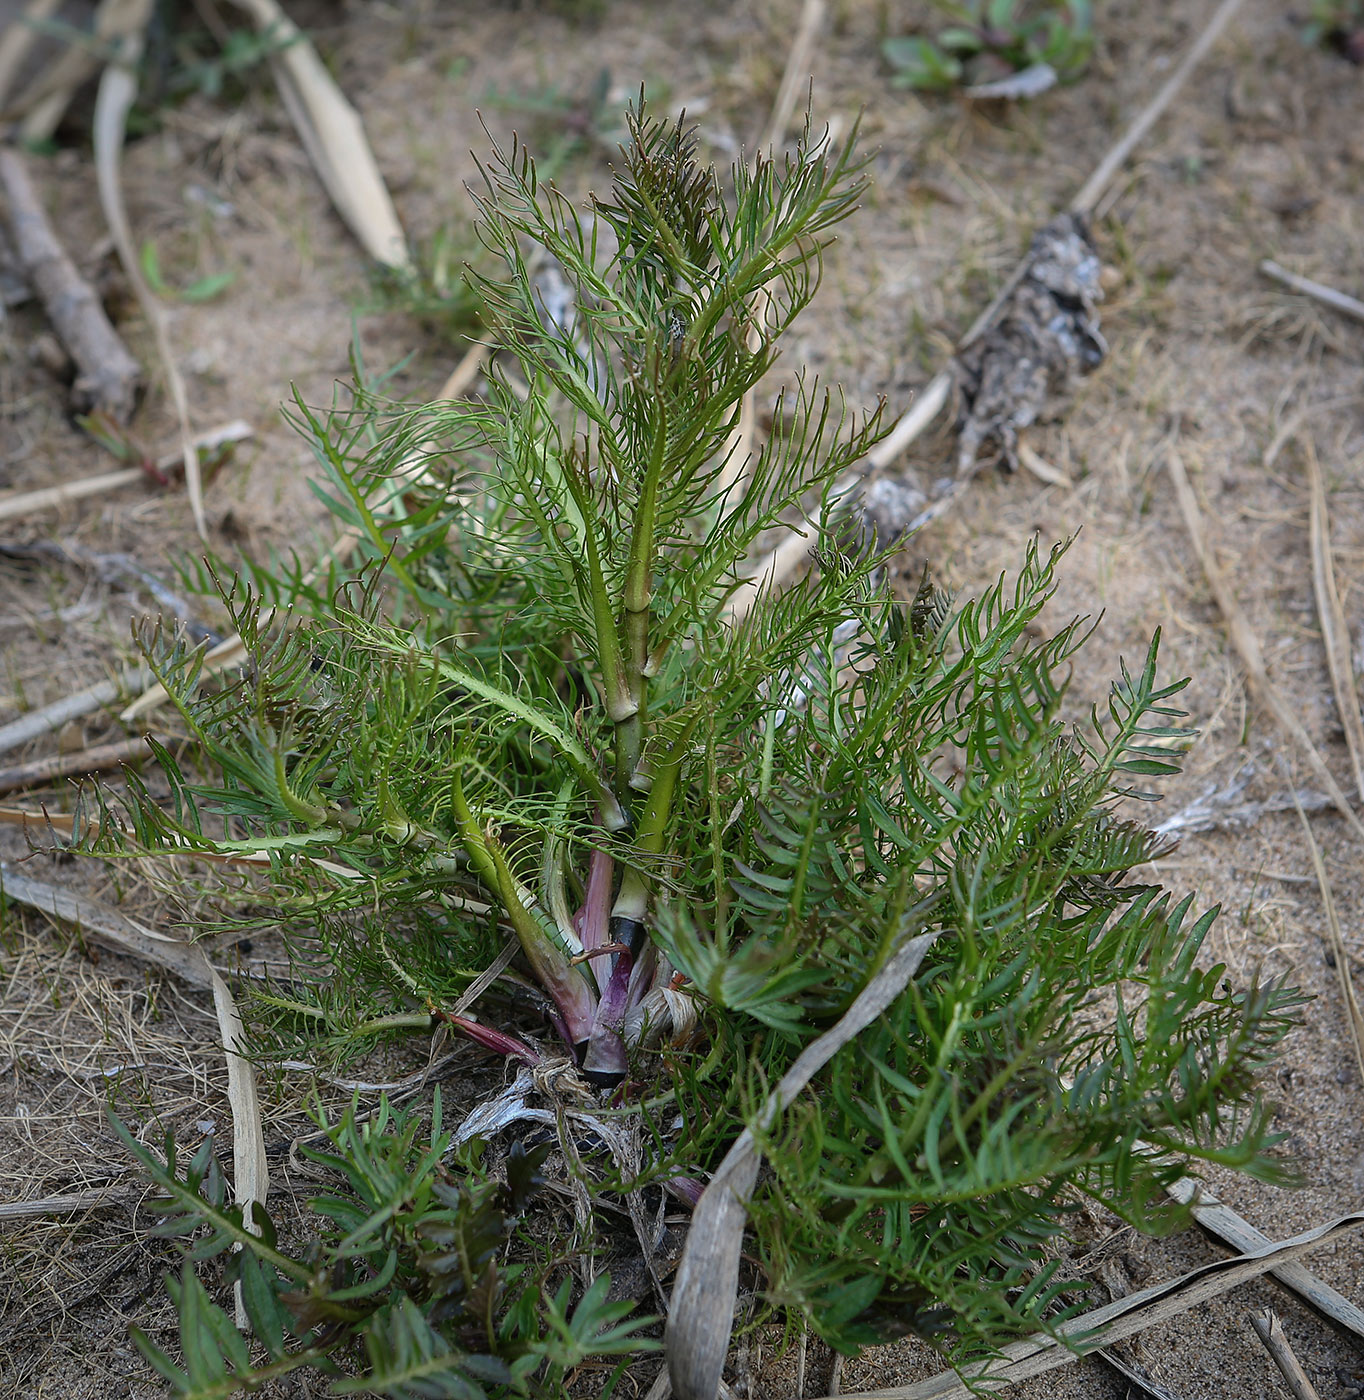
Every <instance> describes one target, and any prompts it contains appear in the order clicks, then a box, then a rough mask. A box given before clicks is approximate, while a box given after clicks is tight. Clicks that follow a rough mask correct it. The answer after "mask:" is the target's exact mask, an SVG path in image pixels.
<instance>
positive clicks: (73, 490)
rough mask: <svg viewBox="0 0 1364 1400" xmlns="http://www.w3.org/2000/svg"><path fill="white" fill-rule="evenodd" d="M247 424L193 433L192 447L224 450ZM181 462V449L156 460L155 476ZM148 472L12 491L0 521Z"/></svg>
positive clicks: (0, 504)
mask: <svg viewBox="0 0 1364 1400" xmlns="http://www.w3.org/2000/svg"><path fill="white" fill-rule="evenodd" d="M253 433H254V429H253V428H252V427H251V424H250V423H247V422H244V421H243V420H242V419H240V418H237V419H234V420H233V421H232V422H231V423H224V424H223V425H222V427H220V428H210V429H208V431H207V432H202V433H196V434H195V435H194V438H193V442H194V446H195V448H196V449H197V450H199V451H202V452H212V451H213V450H214V449H215V448H218V447H226V446H227V445H228V444H229V443H234V442H242V441H244V440H245V439H246V438H249V437H251V436H252V435H253ZM183 460H184V452H183V449H182V450H181V451H179V452H172V453H170V454H169V455H167V456H163V457H159V458H158V459H157V461H156V463H155V466H156V470H157V471H158V472H163V473H164V472H166V471H169V470H170V469H171V468H173V467H176V466H179V464H180V463H181V462H182V461H183ZM147 477H148V472H147V470H146V469H145V468H144V467H123V468H121V469H120V470H119V471H116V472H104V473H102V474H101V475H100V476H87V477H84V478H83V479H81V480H80V481H67V482H64V483H63V484H62V485H60V486H44V487H41V488H39V489H38V490H37V491H16V492H13V493H10V494H4V495H0V520H14V519H27V518H28V517H29V516H31V515H35V514H36V513H37V512H38V511H40V510H54V509H55V508H56V507H58V506H63V505H66V504H68V503H69V502H71V501H80V500H84V499H85V497H87V496H100V495H103V494H104V493H105V492H106V491H116V490H118V489H119V488H120V487H122V486H131V485H132V484H133V483H134V482H137V481H146V480H147Z"/></svg>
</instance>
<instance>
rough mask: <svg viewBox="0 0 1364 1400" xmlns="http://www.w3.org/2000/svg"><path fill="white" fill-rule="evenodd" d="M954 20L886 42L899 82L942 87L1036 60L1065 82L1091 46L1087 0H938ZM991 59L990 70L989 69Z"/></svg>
mask: <svg viewBox="0 0 1364 1400" xmlns="http://www.w3.org/2000/svg"><path fill="white" fill-rule="evenodd" d="M933 4H934V7H935V8H936V9H938V10H940V11H941V12H942V13H943V14H944V15H945V16H946V17H947V18H948V19H950V20H952V21H953V22H952V24H950V25H949V26H947V27H946V28H943V29H941V30H939V31H938V33H937V35H936V36H935V37H934V38H932V39H928V38H924V37H923V36H922V35H908V36H902V37H898V38H891V39H887V40H885V42H884V43H883V44H882V46H881V51H882V53H884V55H885V57H886V59H887V60H888V61H889V63H890V65H891V67H892V68H893V69H894V70H895V74H894V77H893V78H892V80H891V81H892V82H893V83H894V84H895V85H896V86H897V87H911V88H919V89H923V90H927V91H937V92H942V91H946V90H948V89H951V88H954V87H957V86H958V85H960V84H962V83H967V82H976V81H981V80H983V79H985V78H988V77H997V76H998V75H999V69H1000V68H1001V67H1002V68H1003V69H1004V71H1006V72H1019V71H1021V70H1023V69H1025V68H1030V67H1033V66H1034V65H1036V64H1042V63H1045V64H1047V65H1049V66H1050V67H1051V68H1053V69H1054V70H1055V72H1056V74H1057V76H1058V77H1059V78H1061V79H1062V80H1063V81H1064V80H1066V79H1069V78H1075V77H1078V76H1079V74H1080V73H1081V72H1082V71H1083V69H1084V67H1085V65H1086V64H1087V63H1088V62H1089V54H1090V50H1091V48H1092V47H1093V41H1094V35H1093V13H1092V6H1091V4H1090V0H968V3H965V4H957V3H954V0H933ZM985 62H989V63H990V64H992V66H993V71H984V69H983V65H984V63H985Z"/></svg>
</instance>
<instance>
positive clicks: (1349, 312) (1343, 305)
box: [1260, 258, 1364, 321]
mask: <svg viewBox="0 0 1364 1400" xmlns="http://www.w3.org/2000/svg"><path fill="white" fill-rule="evenodd" d="M1260 271H1261V273H1263V274H1264V276H1266V277H1268V278H1269V279H1270V280H1271V281H1274V282H1279V283H1281V284H1282V285H1283V286H1285V287H1291V288H1292V289H1293V290H1294V291H1295V292H1301V293H1302V294H1303V296H1307V297H1311V298H1312V299H1313V301H1319V302H1321V303H1322V305H1323V306H1329V307H1330V308H1331V309H1332V310H1333V311H1339V312H1340V313H1341V314H1342V315H1343V316H1352V317H1354V319H1355V320H1356V321H1364V301H1359V300H1358V299H1357V298H1355V297H1352V296H1347V295H1346V294H1345V293H1344V292H1338V291H1336V289H1335V288H1334V287H1328V286H1326V284H1325V283H1323V282H1314V281H1312V279H1311V278H1310V277H1299V276H1298V274H1297V273H1296V272H1289V270H1288V269H1287V268H1286V267H1280V266H1279V264H1278V263H1276V262H1274V261H1272V260H1271V259H1269V258H1266V259H1265V260H1264V262H1262V263H1261V264H1260Z"/></svg>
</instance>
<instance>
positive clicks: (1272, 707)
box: [1166, 447, 1364, 840]
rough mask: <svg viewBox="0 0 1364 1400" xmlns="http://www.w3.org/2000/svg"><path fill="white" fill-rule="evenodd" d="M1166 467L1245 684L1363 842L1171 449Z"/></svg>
mask: <svg viewBox="0 0 1364 1400" xmlns="http://www.w3.org/2000/svg"><path fill="white" fill-rule="evenodd" d="M1166 465H1167V466H1168V468H1169V471H1170V480H1171V481H1172V482H1173V483H1174V488H1175V495H1176V496H1177V497H1178V499H1179V508H1180V510H1181V511H1182V512H1183V515H1184V524H1185V527H1186V528H1187V529H1188V531H1189V538H1190V539H1191V540H1192V542H1193V547H1194V553H1195V554H1196V555H1197V557H1198V562H1199V564H1200V565H1201V566H1202V569H1203V576H1204V577H1205V578H1206V579H1207V581H1208V588H1209V590H1210V591H1211V593H1212V595H1213V598H1214V600H1215V601H1216V603H1217V607H1218V610H1219V611H1220V612H1221V614H1222V619H1223V621H1224V622H1225V623H1226V625H1227V633H1228V635H1229V636H1230V638H1231V643H1232V645H1233V646H1234V647H1235V648H1236V650H1237V652H1238V653H1239V654H1240V657H1241V664H1242V665H1243V666H1244V667H1245V668H1246V679H1247V681H1248V682H1249V684H1250V688H1251V690H1252V691H1253V692H1254V693H1255V695H1256V696H1257V698H1258V699H1259V701H1260V703H1261V704H1262V705H1264V706H1265V708H1266V709H1268V710H1269V711H1270V712H1271V713H1272V714H1273V716H1274V718H1275V719H1276V720H1278V722H1279V723H1280V724H1281V725H1282V726H1283V728H1284V729H1285V730H1287V732H1288V733H1289V734H1290V735H1291V736H1292V738H1293V740H1294V742H1295V743H1296V744H1297V745H1298V747H1299V748H1300V749H1301V750H1302V752H1303V755H1304V756H1305V757H1306V759H1307V761H1308V763H1309V764H1310V765H1311V767H1312V771H1313V772H1314V773H1315V774H1316V776H1317V780H1318V781H1319V782H1320V783H1321V784H1322V786H1323V787H1325V789H1326V791H1327V792H1328V793H1329V794H1330V796H1331V801H1332V803H1333V804H1334V806H1335V808H1336V810H1337V811H1338V812H1339V813H1340V814H1341V816H1342V817H1344V818H1345V820H1346V821H1347V822H1348V823H1349V826H1350V830H1351V831H1353V832H1354V833H1355V835H1356V836H1358V837H1359V838H1360V839H1361V840H1364V823H1361V821H1360V820H1359V818H1358V817H1357V816H1356V815H1355V812H1354V809H1353V808H1352V807H1351V806H1350V800H1349V798H1347V797H1346V796H1345V794H1344V792H1342V791H1341V788H1340V784H1339V783H1337V782H1336V780H1335V778H1334V776H1333V775H1332V773H1331V770H1330V769H1329V768H1328V767H1327V766H1326V760H1325V759H1324V758H1322V756H1321V754H1320V753H1318V752H1317V746H1316V745H1315V744H1314V743H1313V742H1312V738H1311V736H1310V735H1309V734H1308V732H1307V730H1306V729H1304V728H1303V724H1302V721H1301V720H1300V719H1299V718H1298V716H1297V713H1296V712H1295V711H1294V709H1293V707H1292V706H1291V705H1290V704H1289V703H1288V701H1287V700H1286V699H1284V696H1283V693H1282V692H1281V691H1280V690H1279V688H1278V686H1276V685H1275V684H1274V682H1273V681H1272V680H1270V678H1269V672H1268V670H1267V669H1266V667H1265V660H1264V654H1263V652H1262V651H1261V650H1260V642H1259V639H1258V638H1257V637H1256V635H1255V632H1254V629H1253V628H1252V627H1251V625H1250V620H1249V619H1248V618H1247V617H1246V615H1245V613H1244V612H1243V611H1242V609H1241V605H1240V603H1239V602H1237V600H1236V595H1235V593H1234V592H1233V591H1232V589H1231V585H1230V584H1229V583H1228V582H1227V580H1226V577H1225V575H1224V574H1223V573H1222V569H1221V566H1220V565H1219V564H1218V563H1217V561H1216V560H1215V559H1214V558H1213V556H1212V552H1211V551H1210V550H1209V549H1208V548H1207V546H1206V544H1205V543H1204V540H1203V520H1202V513H1201V512H1200V510H1199V508H1198V501H1197V498H1196V497H1195V496H1194V492H1193V487H1192V486H1191V485H1190V484H1189V477H1188V473H1187V472H1186V471H1185V470H1184V462H1183V460H1182V459H1181V458H1180V455H1179V453H1178V452H1176V451H1175V450H1174V448H1173V447H1172V448H1171V449H1170V450H1169V451H1168V452H1167V453H1166Z"/></svg>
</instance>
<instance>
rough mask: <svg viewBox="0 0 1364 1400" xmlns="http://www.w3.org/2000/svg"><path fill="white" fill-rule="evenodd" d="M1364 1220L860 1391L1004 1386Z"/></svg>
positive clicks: (944, 1392)
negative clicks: (976, 1362)
mask: <svg viewBox="0 0 1364 1400" xmlns="http://www.w3.org/2000/svg"><path fill="white" fill-rule="evenodd" d="M1361 1226H1364V1212H1356V1213H1354V1214H1351V1215H1342V1216H1341V1217H1340V1218H1339V1219H1337V1220H1333V1221H1331V1222H1330V1224H1328V1225H1321V1226H1319V1227H1318V1228H1317V1229H1315V1230H1307V1231H1305V1232H1304V1233H1303V1234H1300V1235H1294V1236H1293V1237H1292V1238H1291V1239H1287V1240H1284V1241H1283V1242H1282V1243H1281V1244H1272V1245H1269V1246H1267V1247H1266V1248H1264V1249H1260V1250H1256V1251H1255V1252H1254V1253H1251V1254H1243V1255H1239V1256H1237V1257H1236V1258H1234V1259H1219V1260H1217V1261H1216V1262H1215V1263H1212V1264H1204V1265H1202V1266H1201V1267H1200V1268H1197V1269H1192V1270H1190V1271H1189V1272H1188V1273H1186V1274H1182V1275H1181V1276H1180V1277H1179V1278H1176V1279H1171V1280H1170V1281H1169V1282H1167V1283H1158V1284H1155V1285H1154V1286H1153V1287H1151V1288H1144V1289H1142V1290H1141V1292H1139V1293H1129V1294H1128V1295H1127V1297H1125V1298H1119V1299H1117V1300H1116V1301H1114V1302H1112V1303H1108V1304H1106V1305H1105V1306H1104V1307H1101V1308H1095V1309H1094V1310H1093V1311H1092V1312H1087V1313H1084V1314H1083V1315H1082V1316H1080V1317H1074V1318H1070V1319H1069V1320H1068V1321H1066V1322H1063V1323H1061V1324H1060V1326H1059V1327H1058V1328H1057V1329H1056V1332H1057V1335H1056V1336H1050V1335H1044V1334H1041V1333H1039V1334H1037V1335H1034V1336H1031V1337H1025V1338H1024V1339H1023V1340H1022V1341H1018V1342H1011V1343H1009V1345H1008V1346H1006V1347H1003V1348H1002V1349H1001V1352H1000V1355H999V1357H998V1358H997V1359H996V1360H994V1361H991V1362H988V1363H987V1364H986V1365H984V1366H981V1367H978V1368H976V1369H974V1370H972V1371H971V1372H970V1373H969V1376H968V1378H967V1379H963V1377H962V1376H960V1375H958V1374H957V1373H956V1372H955V1371H945V1372H943V1373H942V1374H941V1375H937V1376H933V1377H932V1378H931V1379H929V1380H926V1381H919V1382H918V1383H917V1384H915V1385H905V1386H896V1387H893V1388H892V1389H889V1390H867V1391H858V1392H856V1396H857V1400H973V1397H974V1396H975V1395H976V1394H978V1393H979V1391H980V1390H981V1388H982V1387H984V1386H985V1385H987V1384H988V1385H989V1386H991V1387H997V1388H1003V1387H1004V1386H1009V1385H1014V1384H1017V1383H1018V1382H1019V1381H1025V1380H1030V1379H1032V1378H1033V1377H1034V1376H1040V1375H1045V1374H1046V1373H1047V1372H1048V1371H1054V1370H1056V1369H1057V1368H1058V1367H1060V1366H1066V1365H1069V1364H1070V1363H1071V1362H1072V1361H1076V1360H1078V1359H1079V1356H1080V1355H1081V1354H1082V1353H1081V1352H1080V1351H1078V1350H1075V1351H1072V1350H1071V1349H1070V1348H1069V1347H1068V1346H1067V1345H1066V1342H1067V1341H1069V1342H1071V1343H1072V1344H1073V1345H1075V1346H1077V1347H1083V1348H1084V1349H1086V1350H1092V1349H1093V1348H1094V1347H1096V1346H1109V1345H1111V1344H1112V1343H1114V1342H1121V1341H1124V1340H1126V1339H1127V1338H1128V1337H1135V1336H1136V1335H1137V1333H1139V1332H1143V1331H1145V1330H1146V1328H1148V1327H1153V1326H1155V1325H1156V1324H1157V1323H1161V1322H1167V1321H1168V1320H1169V1319H1170V1318H1172V1317H1178V1316H1179V1315H1180V1314H1181V1313H1185V1312H1188V1311H1190V1310H1191V1309H1192V1308H1196V1307H1198V1306H1199V1304H1201V1303H1206V1302H1208V1301H1210V1300H1211V1299H1213V1298H1217V1297H1221V1296H1222V1295H1223V1294H1225V1293H1228V1292H1230V1291H1231V1290H1232V1289H1233V1288H1239V1287H1240V1286H1241V1284H1243V1283H1249V1282H1250V1281H1251V1280H1252V1279H1256V1278H1260V1277H1261V1276H1262V1275H1264V1274H1267V1273H1270V1272H1271V1271H1273V1270H1274V1269H1276V1268H1278V1267H1280V1266H1281V1265H1282V1264H1286V1263H1289V1262H1291V1261H1292V1260H1295V1259H1300V1258H1302V1257H1303V1256H1304V1255H1306V1254H1309V1253H1311V1252H1312V1251H1313V1250H1314V1249H1321V1248H1322V1247H1323V1246H1325V1245H1328V1244H1335V1243H1338V1242H1339V1241H1340V1240H1342V1239H1344V1238H1346V1237H1348V1236H1349V1235H1351V1234H1353V1233H1354V1232H1355V1231H1357V1230H1358V1229H1359V1228H1360V1227H1361ZM968 1380H969V1383H968ZM973 1387H974V1388H973ZM823 1400H829V1397H828V1396H825V1397H824V1398H823Z"/></svg>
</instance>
